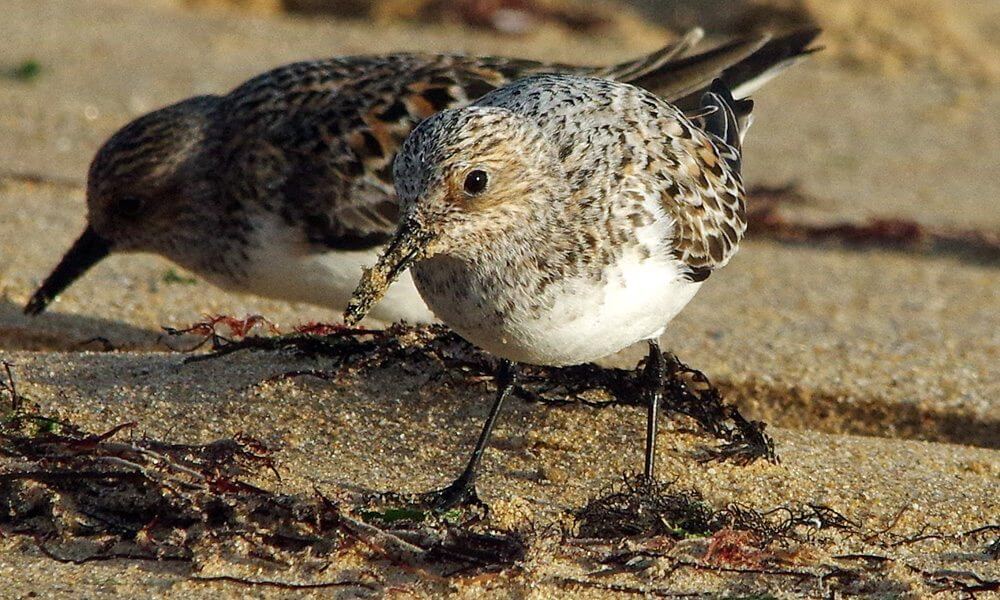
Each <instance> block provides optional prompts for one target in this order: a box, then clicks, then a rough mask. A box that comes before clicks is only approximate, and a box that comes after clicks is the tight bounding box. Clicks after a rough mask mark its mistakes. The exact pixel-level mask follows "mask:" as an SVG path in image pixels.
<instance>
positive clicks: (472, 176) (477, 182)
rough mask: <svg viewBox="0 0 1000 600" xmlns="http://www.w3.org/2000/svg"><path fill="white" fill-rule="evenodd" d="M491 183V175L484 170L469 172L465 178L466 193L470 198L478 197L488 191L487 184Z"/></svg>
mask: <svg viewBox="0 0 1000 600" xmlns="http://www.w3.org/2000/svg"><path fill="white" fill-rule="evenodd" d="M489 182H490V178H489V175H487V174H486V171H483V170H482V169H474V170H472V171H469V174H468V175H466V176H465V186H464V187H465V193H466V194H468V195H470V196H478V195H479V194H482V193H483V190H485V189H486V184H487V183H489Z"/></svg>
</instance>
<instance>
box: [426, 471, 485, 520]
mask: <svg viewBox="0 0 1000 600" xmlns="http://www.w3.org/2000/svg"><path fill="white" fill-rule="evenodd" d="M413 500H414V504H416V505H418V506H422V507H425V508H427V509H429V510H433V511H435V512H445V511H448V510H451V509H453V508H464V507H483V508H485V507H486V504H485V503H484V502H483V501H482V500H481V499H480V498H479V493H478V492H477V491H476V484H475V483H474V482H472V481H468V480H464V479H463V478H461V477H460V478H458V479H456V480H455V481H453V482H451V483H450V484H449V485H448V486H447V487H444V488H441V489H440V490H431V491H429V492H424V493H423V494H417V495H416V496H414V498H413Z"/></svg>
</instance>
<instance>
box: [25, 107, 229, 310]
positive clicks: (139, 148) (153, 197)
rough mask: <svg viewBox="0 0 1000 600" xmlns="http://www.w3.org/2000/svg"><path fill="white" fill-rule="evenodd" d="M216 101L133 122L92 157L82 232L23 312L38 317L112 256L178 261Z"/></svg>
mask: <svg viewBox="0 0 1000 600" xmlns="http://www.w3.org/2000/svg"><path fill="white" fill-rule="evenodd" d="M217 100H218V99H217V98H216V97H212V96H201V97H196V98H190V99H188V100H185V101H183V102H180V103H178V104H174V105H172V106H168V107H166V108H163V109H160V110H157V111H155V112H152V113H150V114H148V115H145V116H142V117H140V118H138V119H136V120H135V121H132V122H131V123H129V124H128V125H126V126H125V127H123V128H122V129H120V130H118V132H116V133H115V134H114V135H112V136H111V138H110V139H108V141H107V142H105V143H104V145H103V146H102V147H101V149H100V150H98V152H97V155H96V156H95V157H94V160H93V161H92V162H91V165H90V171H89V174H88V177H87V221H88V223H87V228H86V229H85V230H84V231H83V233H82V234H81V235H80V237H79V238H78V239H77V240H76V242H75V243H74V244H73V246H72V247H71V248H70V249H69V251H68V252H66V254H65V255H64V256H63V258H62V260H61V261H60V262H59V264H58V265H57V266H56V268H55V269H54V270H53V271H52V273H51V274H50V275H49V276H48V277H47V278H46V280H45V282H44V283H43V284H42V285H41V287H39V289H38V290H37V291H36V292H35V294H34V295H33V296H32V298H31V300H30V301H29V302H28V304H27V305H26V306H25V312H26V313H27V314H38V313H40V312H42V311H44V310H45V308H46V307H47V306H48V304H49V303H50V302H51V301H52V299H54V298H55V297H56V296H57V295H58V294H59V293H60V292H62V291H63V290H64V289H66V288H67V287H69V285H70V284H72V283H73V282H74V281H75V280H76V279H78V278H79V277H80V276H81V275H83V274H84V273H85V272H86V271H87V270H88V269H90V267H92V266H94V265H95V264H97V263H98V262H100V261H101V260H102V259H103V258H104V257H105V256H107V255H108V254H110V253H112V252H157V253H161V254H164V255H168V256H173V255H176V254H177V249H178V248H179V247H182V246H187V247H190V248H197V244H194V245H190V244H186V242H185V238H186V237H190V234H188V235H185V233H184V232H185V231H188V230H191V228H192V227H193V228H196V229H197V223H196V222H195V221H197V220H198V219H201V218H202V216H201V212H202V211H199V210H197V206H201V205H204V203H203V200H204V199H205V198H206V197H207V196H209V195H211V193H212V191H211V189H210V187H211V178H209V177H206V176H205V175H206V174H207V173H210V172H211V171H212V166H211V165H210V164H209V161H208V154H207V153H205V152H203V149H204V148H203V147H204V141H205V139H206V135H207V130H208V126H209V123H210V118H211V112H212V110H213V109H214V107H215V105H216V102H217ZM187 241H190V240H187Z"/></svg>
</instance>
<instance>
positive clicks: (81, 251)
mask: <svg viewBox="0 0 1000 600" xmlns="http://www.w3.org/2000/svg"><path fill="white" fill-rule="evenodd" d="M110 252H111V242H109V241H108V240H106V239H104V238H102V237H101V236H99V235H97V233H95V232H94V230H93V229H91V228H90V227H89V226H88V227H87V228H86V229H84V230H83V233H82V234H81V235H80V237H79V238H77V240H76V242H74V243H73V247H72V248H70V249H69V252H67V253H66V255H65V256H63V258H62V260H61V261H59V264H58V265H57V266H56V268H55V270H54V271H52V273H51V274H50V275H49V276H48V278H46V279H45V283H43V284H42V286H41V287H40V288H38V290H37V291H36V292H35V294H34V295H33V296H32V297H31V300H29V301H28V303H27V304H26V305H25V306H24V314H26V315H37V314H41V312H42V311H44V310H45V308H46V307H47V306H48V305H49V303H50V302H52V301H53V300H54V299H55V297H56V296H58V295H59V294H60V293H61V292H62V291H63V290H65V289H66V288H67V287H69V285H70V284H71V283H73V282H74V281H76V280H77V279H79V278H80V276H81V275H83V274H84V273H86V272H87V269H89V268H90V267H92V266H94V265H96V264H97V263H98V262H100V261H101V259H102V258H104V257H105V256H107V255H108V254H109V253H110Z"/></svg>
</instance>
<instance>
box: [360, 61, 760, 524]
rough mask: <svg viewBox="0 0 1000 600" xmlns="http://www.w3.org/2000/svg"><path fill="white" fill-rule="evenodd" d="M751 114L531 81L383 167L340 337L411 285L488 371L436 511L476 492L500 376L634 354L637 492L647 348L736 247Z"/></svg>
mask: <svg viewBox="0 0 1000 600" xmlns="http://www.w3.org/2000/svg"><path fill="white" fill-rule="evenodd" d="M751 108H752V103H751V101H749V100H740V101H737V100H734V99H733V96H732V95H731V94H730V92H729V90H728V89H727V88H726V87H725V85H724V84H722V83H721V81H716V82H715V83H714V84H713V85H712V86H711V87H710V88H709V90H708V91H707V92H705V94H704V95H703V97H702V100H701V103H700V106H699V107H698V108H697V110H696V111H694V112H693V113H689V114H688V115H685V113H684V112H682V111H681V110H680V109H679V108H677V107H676V106H674V105H671V104H668V103H666V102H664V101H663V100H661V99H660V98H658V97H656V96H655V95H653V94H651V93H649V92H647V91H645V90H642V89H639V88H637V87H634V86H632V85H629V84H625V83H618V82H613V81H608V80H603V79H594V78H584V77H577V76H567V75H538V76H533V77H529V78H525V79H522V80H520V81H517V82H515V83H512V84H510V85H508V86H506V87H504V88H501V89H498V90H496V91H494V92H491V93H489V94H487V95H486V96H484V97H483V98H481V99H480V100H478V101H477V102H475V103H473V104H472V105H471V106H468V107H465V108H461V109H454V110H448V111H444V112H442V113H440V114H438V115H435V116H434V117H431V118H430V119H427V120H425V121H424V122H423V123H421V124H420V125H418V126H417V127H416V128H415V129H414V131H413V133H412V134H411V135H410V137H409V138H408V139H407V140H406V142H405V143H404V144H403V146H402V149H401V151H400V153H399V156H398V157H397V158H396V161H395V181H396V192H397V194H398V196H399V200H400V203H401V210H402V213H401V219H400V225H399V228H398V229H397V231H396V233H395V235H394V237H393V238H392V240H391V241H390V243H389V244H388V246H387V248H386V250H385V252H384V253H383V254H382V255H381V256H380V258H379V260H378V262H377V263H376V265H375V266H374V267H372V268H371V269H366V271H365V275H364V277H363V279H362V281H361V283H360V284H359V286H358V289H357V291H356V292H355V294H354V296H353V298H352V300H351V304H350V305H349V306H348V309H347V312H346V313H345V322H347V323H348V324H352V323H356V322H357V321H358V320H359V319H360V318H362V317H363V316H364V314H365V313H366V312H367V311H368V310H369V308H371V307H372V306H373V305H374V303H375V302H377V301H378V299H379V298H380V297H381V295H382V293H383V292H384V290H385V289H386V287H387V286H388V285H389V284H390V283H391V282H392V281H393V280H394V279H395V278H397V277H398V276H399V275H400V274H401V273H402V272H403V271H404V270H406V269H409V270H410V271H411V272H412V275H413V280H414V282H415V283H416V287H417V290H418V291H419V292H420V295H421V296H422V297H423V299H424V300H425V301H426V302H427V305H428V306H430V308H431V309H432V310H433V311H434V313H435V314H436V315H437V316H438V317H440V318H441V320H442V321H444V323H445V324H447V325H448V326H449V327H451V328H452V329H454V330H455V331H456V332H458V333H459V334H460V335H462V336H463V337H465V338H466V339H467V340H469V341H470V342H472V343H474V344H476V345H478V346H480V347H481V348H483V349H485V350H488V351H489V352H491V353H493V354H495V355H496V356H498V357H500V358H501V359H502V367H501V376H500V377H499V385H498V388H499V391H498V394H497V397H496V400H495V402H494V404H493V408H492V410H491V411H490V415H489V418H488V419H487V423H486V426H485V427H484V429H483V432H482V434H481V436H480V438H479V443H478V444H477V446H476V449H475V452H474V453H473V456H472V459H471V460H470V461H469V463H468V465H467V467H466V469H465V471H464V472H463V473H462V475H461V477H459V478H458V479H457V480H456V481H455V482H454V483H453V484H452V485H451V486H449V487H447V488H445V489H444V490H443V491H442V492H441V493H440V494H438V495H437V496H436V498H437V502H438V503H440V504H441V505H444V506H447V505H450V504H452V503H455V502H459V501H462V500H465V499H468V498H470V497H471V496H470V495H471V494H473V493H474V489H475V488H474V482H475V477H476V475H475V473H476V467H477V465H478V462H479V459H480V456H481V455H482V452H483V449H484V447H485V445H486V443H487V441H488V438H489V434H490V430H491V429H492V426H493V423H494V422H495V420H496V417H497V414H498V412H499V410H500V407H501V405H502V404H503V401H504V398H505V397H506V396H507V395H508V393H509V391H510V389H511V386H512V385H513V382H514V379H513V366H512V363H515V362H525V363H532V364H538V365H551V366H564V365H573V364H580V363H586V362H590V361H593V360H595V359H598V358H601V357H604V356H607V355H609V354H612V353H615V352H617V351H619V350H621V349H623V348H625V347H627V346H629V345H631V344H633V343H635V342H640V341H644V340H645V341H646V342H648V344H649V355H648V357H647V359H646V363H645V372H644V373H645V377H644V379H645V381H646V384H647V385H646V386H645V390H646V394H647V395H648V401H649V403H648V406H649V412H648V415H647V428H646V456H645V474H646V476H647V477H650V478H651V477H653V471H654V469H653V466H654V457H655V443H656V418H657V411H658V405H659V402H660V393H661V392H660V390H661V385H662V378H663V368H664V366H663V365H664V362H663V355H662V354H661V352H660V348H659V346H658V342H657V340H658V338H659V337H660V335H661V334H662V333H663V330H664V327H665V326H666V325H667V323H669V322H670V320H671V319H673V318H674V316H675V315H677V313H678V312H679V311H680V310H681V309H682V308H684V306H685V305H686V304H687V303H688V301H690V300H691V298H692V296H694V294H695V292H697V291H698V288H699V287H700V286H701V284H702V282H703V281H704V280H705V279H706V278H707V277H708V276H709V275H710V274H711V273H712V272H713V271H715V270H716V269H718V268H720V267H722V266H724V265H725V264H726V263H727V262H728V261H729V259H730V258H731V257H732V256H733V254H735V252H736V250H737V248H738V246H739V243H740V240H741V239H742V238H743V233H744V231H745V230H746V219H745V204H744V189H743V184H742V180H741V174H740V160H741V151H740V148H741V143H742V137H743V134H744V133H745V132H746V128H747V127H748V126H749V123H750V110H751Z"/></svg>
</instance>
